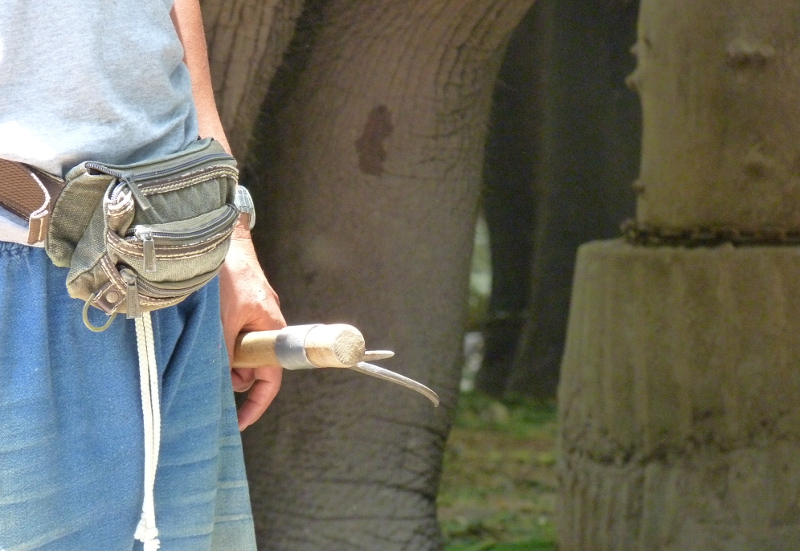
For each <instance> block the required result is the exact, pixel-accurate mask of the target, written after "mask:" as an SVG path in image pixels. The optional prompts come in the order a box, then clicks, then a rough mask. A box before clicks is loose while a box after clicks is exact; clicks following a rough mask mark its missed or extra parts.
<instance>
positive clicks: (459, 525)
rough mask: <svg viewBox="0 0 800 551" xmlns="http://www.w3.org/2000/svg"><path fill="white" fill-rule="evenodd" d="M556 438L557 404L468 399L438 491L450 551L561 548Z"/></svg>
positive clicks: (450, 443)
mask: <svg viewBox="0 0 800 551" xmlns="http://www.w3.org/2000/svg"><path fill="white" fill-rule="evenodd" d="M555 435H556V408H555V404H554V403H541V402H531V401H519V402H516V403H506V404H503V403H500V402H496V401H493V400H491V399H489V398H487V397H484V396H482V395H479V394H477V393H475V392H472V391H470V392H466V393H463V394H462V396H461V400H460V403H459V412H458V417H457V421H456V425H455V427H454V429H453V431H452V433H451V435H450V439H449V441H448V444H447V448H446V450H445V460H444V472H443V478H442V484H441V488H440V491H439V520H440V523H441V526H442V531H443V534H444V537H445V541H446V549H447V551H467V550H469V551H478V550H481V551H489V550H491V551H511V550H519V551H522V550H530V551H545V550H553V549H555V534H554V527H553V512H554V508H555V490H556V478H555V455H554V450H555Z"/></svg>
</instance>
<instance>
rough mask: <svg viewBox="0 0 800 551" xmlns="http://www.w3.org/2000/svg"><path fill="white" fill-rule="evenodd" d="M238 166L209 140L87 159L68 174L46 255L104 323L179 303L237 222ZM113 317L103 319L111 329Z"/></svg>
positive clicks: (216, 260)
mask: <svg viewBox="0 0 800 551" xmlns="http://www.w3.org/2000/svg"><path fill="white" fill-rule="evenodd" d="M237 179H238V171H237V169H236V161H235V159H234V158H233V157H231V156H230V155H228V154H227V153H226V152H225V151H224V149H223V148H222V146H221V145H220V144H219V143H218V142H216V141H214V140H212V139H210V138H207V139H204V140H199V141H197V142H195V143H194V144H192V145H191V146H189V147H188V148H187V149H185V150H184V151H181V152H179V153H176V154H173V155H170V156H167V157H163V158H160V159H156V160H153V161H148V162H143V163H136V164H130V165H108V164H103V163H97V162H92V161H87V162H84V163H81V164H80V165H78V166H76V167H75V168H73V169H72V170H70V171H69V173H68V174H67V175H66V178H65V181H66V183H65V186H64V189H63V191H62V192H61V195H60V196H59V197H58V199H57V200H56V203H55V206H54V207H53V214H52V219H51V221H50V228H49V231H48V235H47V240H46V242H45V249H46V251H47V254H48V255H49V256H50V258H51V259H52V261H53V262H54V263H55V264H56V265H57V266H61V267H65V268H69V273H68V275H67V290H68V292H69V294H70V296H72V297H74V298H78V299H81V300H84V301H85V302H86V306H85V307H84V322H85V323H86V325H87V327H89V328H90V329H94V330H102V329H103V328H105V327H106V326H107V325H108V324H106V325H104V326H103V327H94V326H93V325H92V324H91V323H90V322H89V319H88V309H89V307H90V306H94V307H96V308H99V309H100V310H102V311H103V312H105V313H106V314H108V315H110V316H111V317H112V318H113V316H114V315H115V314H117V313H125V314H127V316H128V317H129V318H135V317H139V316H140V315H141V313H142V312H147V311H151V310H156V309H159V308H164V307H167V306H172V305H174V304H177V303H178V302H180V301H181V300H183V299H184V298H186V297H187V296H188V295H189V294H191V293H192V292H194V291H195V290H197V289H199V288H200V287H202V286H203V285H205V284H206V283H207V282H208V281H210V280H211V279H212V278H213V277H214V276H215V275H216V274H217V272H218V271H219V269H220V266H221V265H222V262H223V261H224V259H225V255H226V253H227V251H228V246H229V243H230V236H231V233H232V232H233V227H234V225H235V224H236V221H237V219H238V216H239V211H238V209H237V208H236V207H235V206H234V204H233V200H234V194H235V190H236V184H237ZM110 321H111V320H109V323H110Z"/></svg>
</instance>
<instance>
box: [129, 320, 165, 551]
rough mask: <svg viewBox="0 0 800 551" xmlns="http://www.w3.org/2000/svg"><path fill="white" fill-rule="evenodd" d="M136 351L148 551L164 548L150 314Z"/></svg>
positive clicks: (142, 536)
mask: <svg viewBox="0 0 800 551" xmlns="http://www.w3.org/2000/svg"><path fill="white" fill-rule="evenodd" d="M136 349H137V351H138V352H139V380H140V385H141V391H142V416H143V419H144V500H143V503H142V518H141V519H140V520H139V525H138V526H137V527H136V533H135V534H134V537H135V538H136V539H137V540H139V541H141V542H142V543H144V551H156V550H157V549H158V548H159V547H160V546H161V542H160V541H159V540H158V529H157V528H156V508H155V497H154V489H155V484H156V469H157V468H158V451H159V447H160V445H161V405H160V401H159V396H158V367H157V366H156V352H155V346H154V339H153V324H152V320H151V319H150V312H143V313H142V315H141V316H140V317H138V318H136Z"/></svg>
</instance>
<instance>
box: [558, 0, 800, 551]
mask: <svg viewBox="0 0 800 551" xmlns="http://www.w3.org/2000/svg"><path fill="white" fill-rule="evenodd" d="M640 14H641V15H640V28H639V41H638V43H637V47H636V49H637V55H638V57H639V67H638V69H637V71H636V73H635V74H634V76H633V77H632V78H631V81H632V83H633V84H634V85H635V86H636V87H637V88H638V89H639V90H640V93H641V97H642V104H643V128H644V144H643V153H642V169H641V170H642V172H641V179H640V191H641V195H640V198H639V203H638V212H637V219H638V220H639V222H644V223H648V224H654V225H658V226H661V227H666V228H677V229H684V228H691V227H697V226H701V227H703V226H713V225H723V224H724V225H729V226H732V227H735V228H741V229H743V230H747V229H752V228H754V227H755V228H759V227H770V226H786V225H789V226H796V217H797V216H798V212H800V211H798V210H797V203H798V201H800V193H798V191H799V190H798V188H797V185H796V182H795V180H796V172H797V168H796V167H797V166H798V165H797V159H798V157H797V155H796V153H795V152H794V151H793V150H794V147H793V146H791V145H789V144H791V143H796V142H797V141H798V139H800V128H799V127H798V125H797V120H796V116H795V114H794V109H796V106H797V104H798V103H800V102H798V99H799V98H798V93H797V87H796V86H795V85H794V84H793V79H795V78H796V77H797V71H796V70H795V68H796V66H797V59H796V58H797V55H798V52H800V48H799V47H798V46H800V32H798V30H797V21H798V18H800V8H798V7H797V6H796V5H794V4H791V3H783V2H781V3H776V2H771V1H769V0H764V1H759V2H750V1H748V2H745V1H744V0H716V1H711V0H706V1H703V2H697V1H696V0H669V1H663V0H643V2H642V5H641V11H640ZM790 82H791V83H792V84H790ZM798 277H800V248H797V247H788V246H787V247H767V246H760V247H758V246H755V247H738V248H735V247H733V246H732V245H722V246H718V247H713V248H712V247H709V248H697V249H688V248H681V247H654V248H646V247H638V246H631V245H626V244H622V243H620V242H616V241H611V242H597V243H592V244H588V245H585V246H583V247H582V248H581V250H580V252H579V255H578V262H577V271H576V277H575V287H574V290H573V299H572V307H571V312H570V322H569V327H568V332H567V345H566V350H565V355H564V361H563V365H562V382H561V386H560V388H559V407H560V421H561V423H560V427H561V428H560V460H559V469H560V473H561V475H560V476H561V487H560V496H559V507H560V514H559V536H560V549H563V550H564V551H577V550H586V551H605V550H609V551H610V550H614V551H628V550H636V551H652V550H664V551H673V550H674V551H678V550H680V551H695V550H696V551H705V550H708V549H715V550H720V551H734V550H735V551H751V550H752V551H763V550H765V549H766V550H775V551H778V550H793V549H799V548H800V543H798V542H800V506H799V505H800V475H798V473H800V459H798V458H800V432H799V429H798V427H800V424H798V421H800V371H798V369H797V366H798V364H800V345H799V344H798V342H800V341H798V339H797V338H796V335H797V331H798V330H800V318H799V317H798V316H797V314H796V313H797V312H798V307H800V293H799V292H798V290H797V285H796V282H797V281H798Z"/></svg>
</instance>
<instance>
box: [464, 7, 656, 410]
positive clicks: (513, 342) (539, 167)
mask: <svg viewBox="0 0 800 551" xmlns="http://www.w3.org/2000/svg"><path fill="white" fill-rule="evenodd" d="M636 15H637V5H636V4H635V3H624V2H623V3H609V2H600V1H597V0H539V1H538V2H537V3H536V5H535V6H534V7H533V8H532V9H531V11H530V13H529V14H528V16H527V17H526V18H525V20H524V22H523V24H522V25H521V26H520V28H519V29H518V30H517V32H516V33H515V36H514V39H513V40H512V42H511V44H510V46H509V50H508V55H507V59H506V63H505V66H504V67H503V69H501V72H500V77H499V79H498V89H497V91H496V95H497V98H496V100H497V103H496V104H495V110H496V115H497V116H496V118H495V124H494V125H493V126H492V130H491V131H492V136H491V137H490V141H489V144H488V150H487V161H486V164H487V169H486V172H485V173H486V177H487V181H486V191H485V199H484V206H485V210H486V220H487V223H488V225H489V232H490V238H491V246H492V275H493V280H492V283H493V284H492V298H491V304H490V312H489V323H488V324H487V328H486V331H485V337H486V348H485V360H484V365H483V366H482V368H481V371H480V372H479V373H478V376H477V379H476V384H477V387H478V388H479V389H480V390H483V391H484V392H487V393H489V394H491V395H493V396H496V397H501V396H504V395H509V394H515V393H516V394H524V395H529V396H546V397H550V396H554V395H555V392H556V385H557V382H558V373H559V365H560V363H561V355H562V352H563V348H564V338H565V334H566V328H567V313H568V310H569V297H570V290H571V287H572V277H573V270H574V266H575V253H576V251H577V248H578V246H579V245H580V244H581V243H584V242H586V241H590V240H592V239H602V238H608V237H613V236H615V235H618V234H619V225H620V223H621V222H622V221H623V220H625V219H626V218H630V217H631V216H633V213H634V203H635V197H634V194H633V190H632V186H631V184H632V183H633V181H634V179H635V177H636V171H637V168H638V164H639V143H640V134H641V122H640V115H639V109H640V108H639V102H638V100H637V98H636V95H635V94H634V93H633V92H632V91H630V90H629V89H627V88H626V86H625V82H624V81H625V77H626V76H627V75H628V74H629V73H630V72H631V71H632V70H633V67H634V63H635V60H634V58H633V56H631V55H630V52H629V50H630V47H631V45H633V43H634V42H635V40H636ZM525 79H527V80H525ZM517 188H525V189H524V190H523V191H517V192H516V193H514V190H516V189H517ZM519 211H523V213H522V214H520V213H519ZM526 224H527V225H526ZM520 257H523V258H526V259H527V260H528V264H527V265H526V267H525V269H524V272H523V274H524V275H523V277H519V276H518V275H516V274H518V272H519V268H518V265H519V260H520ZM515 275H516V277H513V276H515ZM510 276H511V277H510ZM514 287H516V288H514ZM517 297H523V300H524V302H523V304H522V306H521V307H520V302H521V301H519V300H515V298H517ZM515 308H516V310H514V309H515ZM515 328H516V331H514V329H515Z"/></svg>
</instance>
